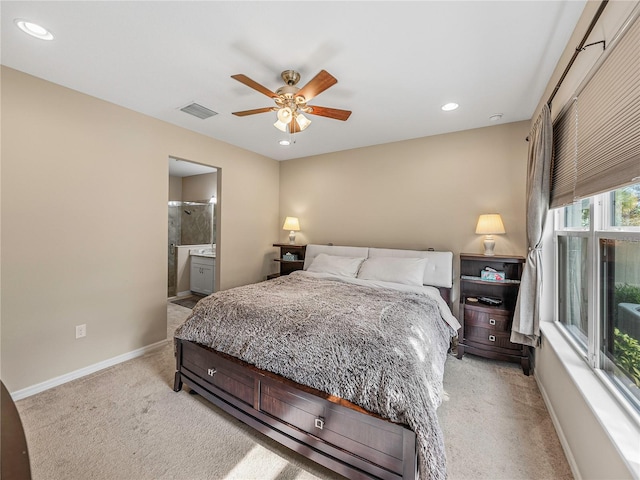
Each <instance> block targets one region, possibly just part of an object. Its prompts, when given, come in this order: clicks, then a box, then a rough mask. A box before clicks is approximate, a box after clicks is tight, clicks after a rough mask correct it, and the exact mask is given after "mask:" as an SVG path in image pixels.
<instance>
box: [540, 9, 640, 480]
mask: <svg viewBox="0 0 640 480" xmlns="http://www.w3.org/2000/svg"><path fill="white" fill-rule="evenodd" d="M637 4H638V2H626V1H616V2H609V3H608V4H607V6H606V8H605V10H604V11H603V14H602V16H601V17H600V20H599V21H598V23H597V24H596V26H595V28H594V30H593V32H592V33H591V35H590V37H589V39H588V40H587V42H586V43H587V44H589V43H591V42H597V41H600V40H606V42H607V45H611V40H612V39H613V37H614V35H615V34H616V33H617V32H618V30H619V28H620V26H621V25H622V24H623V22H624V21H625V20H626V19H627V17H628V16H629V14H630V13H631V12H632V10H633V8H635V7H636V5H637ZM599 5H600V2H599V1H598V2H596V1H589V2H587V4H586V6H585V10H584V12H583V14H582V16H581V18H580V21H579V22H578V24H577V26H576V28H575V31H574V33H573V35H572V37H571V39H570V40H569V42H568V44H567V47H566V49H565V51H564V53H563V55H562V57H561V58H560V60H559V62H558V65H557V67H556V70H555V72H554V74H553V76H552V78H551V80H550V81H549V84H548V85H547V88H546V91H545V94H544V95H543V96H542V97H541V98H540V102H539V104H538V108H537V111H536V114H535V115H534V116H533V118H532V123H533V122H534V121H535V120H536V118H537V116H538V114H539V111H540V109H541V108H542V105H543V104H545V103H547V100H548V99H549V96H550V95H551V92H552V91H553V89H554V88H555V86H556V84H557V82H558V79H559V78H560V76H561V74H562V72H563V71H564V69H565V67H566V65H567V64H568V62H569V60H570V59H571V57H572V55H573V53H574V51H575V48H576V47H577V46H578V44H579V43H580V41H581V40H582V37H583V36H584V34H585V32H586V31H587V28H588V26H589V23H590V22H591V19H592V18H593V16H594V14H595V12H596V10H597V9H598V7H599ZM601 55H602V47H601V46H600V45H596V46H592V47H589V48H587V50H585V51H583V52H582V53H580V54H579V55H578V57H577V59H576V61H575V63H574V64H573V66H572V67H571V70H570V71H569V73H568V74H567V76H566V78H565V79H564V81H563V83H562V86H561V87H560V89H559V90H558V93H557V94H556V96H555V98H554V100H553V108H552V117H553V118H555V117H556V116H557V115H558V113H560V111H561V110H562V108H563V106H564V105H565V103H567V101H569V100H570V99H571V97H572V95H573V93H574V92H575V91H576V89H577V88H578V87H579V85H580V83H581V82H582V81H583V79H584V78H585V76H586V75H587V74H588V72H589V70H590V69H591V68H592V67H593V65H594V64H595V63H596V62H597V60H598V58H599V57H600V56H601ZM551 227H552V222H551V219H549V222H548V230H550V229H551ZM546 238H547V239H546V246H545V249H544V256H545V259H544V260H545V262H544V268H543V271H544V272H546V274H545V278H544V287H545V288H544V289H543V301H544V305H543V309H542V310H543V312H544V315H545V316H544V318H542V321H547V322H551V321H553V320H554V318H553V311H554V309H553V302H554V299H553V293H554V280H555V278H554V275H553V273H554V262H553V255H554V252H553V248H554V247H553V244H552V237H551V232H547V237H546ZM573 361H578V362H579V361H580V360H577V359H574V360H572V362H573ZM536 377H537V380H538V382H539V384H540V387H541V389H542V390H543V391H544V392H545V393H546V397H547V401H548V402H549V403H548V407H549V409H550V410H551V411H552V413H553V415H555V417H556V418H557V419H558V425H557V426H558V427H559V429H560V430H561V431H560V436H561V438H564V439H565V441H566V448H568V450H569V451H568V452H567V455H568V457H569V459H570V462H571V464H572V466H573V468H574V474H576V478H631V474H630V473H629V471H628V467H627V466H626V465H625V463H624V461H623V460H622V457H621V455H620V452H619V451H618V450H617V448H616V447H615V446H614V445H613V443H612V441H611V438H610V436H609V434H608V433H607V431H606V430H605V429H604V428H603V427H602V424H601V423H600V420H599V419H598V418H597V417H596V416H595V415H594V414H593V410H592V407H591V406H590V405H589V404H588V403H587V402H586V400H585V398H584V397H583V395H582V393H581V392H580V390H579V389H578V387H577V386H576V383H575V382H574V380H573V378H572V376H571V375H570V374H569V372H568V371H567V368H565V366H563V365H562V363H561V361H560V359H559V357H558V354H557V353H556V352H555V351H554V348H553V347H552V346H551V342H550V341H547V340H546V339H545V337H544V335H543V338H542V345H541V347H540V348H538V349H536ZM593 394H594V395H596V396H597V392H593ZM605 396H606V395H605Z"/></svg>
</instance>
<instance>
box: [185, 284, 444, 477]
mask: <svg viewBox="0 0 640 480" xmlns="http://www.w3.org/2000/svg"><path fill="white" fill-rule="evenodd" d="M450 292H451V289H449V288H440V294H441V295H442V297H443V298H444V299H445V300H446V301H447V304H450ZM183 385H187V386H189V388H191V389H192V390H193V391H195V392H196V393H198V394H199V395H201V396H202V397H204V398H206V399H207V400H209V401H210V402H211V403H213V404H215V405H217V406H218V407H220V408H222V409H223V410H224V411H226V412H227V413H229V414H231V415H232V416H234V417H235V418H237V419H238V420H240V421H242V422H244V423H246V424H247V425H249V426H251V427H253V428H254V429H255V430H257V431H259V432H261V433H263V434H265V435H267V436H268V437H271V438H272V439H274V440H276V441H277V442H279V443H281V444H282V445H284V446H286V447H288V448H290V449H292V450H294V451H295V452H297V453H299V454H301V455H303V456H305V457H307V458H309V459H311V460H313V461H315V462H316V463H319V464H321V465H323V466H325V467H327V468H329V469H331V470H333V471H335V472H337V473H339V474H341V475H344V476H345V477H348V478H353V479H360V478H362V479H364V478H380V479H401V478H402V479H416V478H417V477H418V472H417V470H418V460H417V450H416V435H415V433H414V432H413V431H412V430H410V429H409V428H408V427H407V426H406V425H400V424H397V423H393V422H390V421H388V420H385V419H383V418H382V417H380V416H379V415H376V414H374V413H371V412H368V411H366V410H364V409H363V408H361V407H359V406H357V405H355V404H353V403H351V402H348V401H346V400H344V399H341V398H338V397H334V396H331V395H329V394H327V393H324V392H321V391H319V390H316V389H314V388H310V387H307V386H304V385H301V384H299V383H296V382H293V381H291V380H289V379H286V378H284V377H281V376H279V375H276V374H274V373H271V372H268V371H265V370H260V369H258V368H256V367H254V366H253V365H250V364H248V363H246V362H243V361H241V360H239V359H237V358H234V357H231V356H229V355H226V354H224V353H221V352H217V351H215V350H213V349H211V348H208V347H205V346H203V345H200V344H197V343H194V342H190V341H186V340H180V339H176V374H175V382H174V387H173V389H174V391H176V392H178V391H180V390H181V389H182V386H183Z"/></svg>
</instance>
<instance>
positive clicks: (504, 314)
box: [464, 305, 511, 332]
mask: <svg viewBox="0 0 640 480" xmlns="http://www.w3.org/2000/svg"><path fill="white" fill-rule="evenodd" d="M464 321H465V324H466V325H469V326H476V327H483V328H488V329H490V330H494V331H496V332H508V331H509V330H510V329H511V315H510V314H509V312H508V311H507V310H497V309H492V308H482V307H475V306H469V305H465V306H464Z"/></svg>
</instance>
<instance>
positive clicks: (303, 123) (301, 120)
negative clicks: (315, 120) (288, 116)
mask: <svg viewBox="0 0 640 480" xmlns="http://www.w3.org/2000/svg"><path fill="white" fill-rule="evenodd" d="M296 122H298V126H299V127H300V131H302V130H304V129H305V128H307V127H308V126H309V125H311V120H309V119H308V118H307V117H305V116H304V115H303V114H301V113H299V114H297V115H296Z"/></svg>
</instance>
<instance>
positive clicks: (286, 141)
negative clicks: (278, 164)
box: [278, 140, 291, 147]
mask: <svg viewBox="0 0 640 480" xmlns="http://www.w3.org/2000/svg"><path fill="white" fill-rule="evenodd" d="M278 143H279V144H280V145H282V146H283V147H288V146H289V145H291V142H290V141H289V140H280V141H279V142H278Z"/></svg>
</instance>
